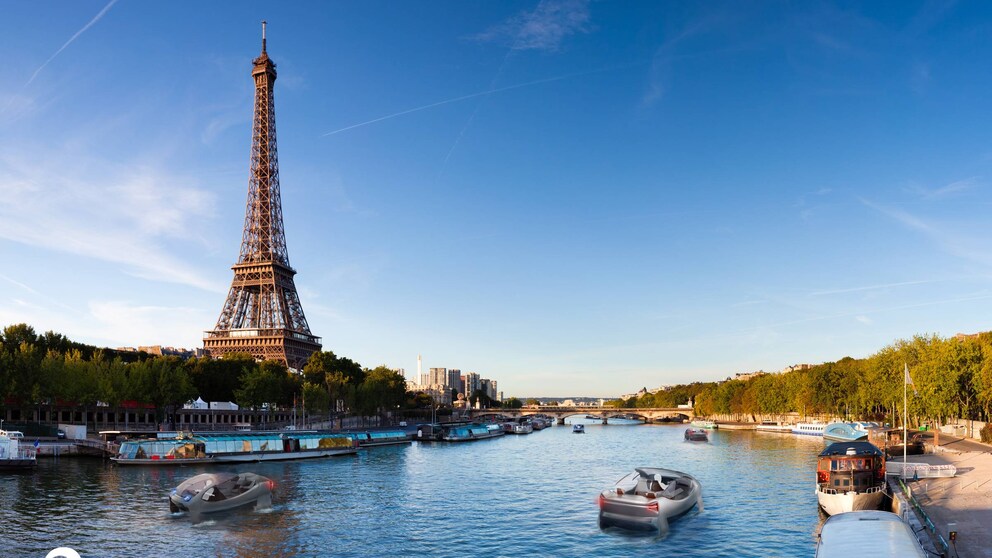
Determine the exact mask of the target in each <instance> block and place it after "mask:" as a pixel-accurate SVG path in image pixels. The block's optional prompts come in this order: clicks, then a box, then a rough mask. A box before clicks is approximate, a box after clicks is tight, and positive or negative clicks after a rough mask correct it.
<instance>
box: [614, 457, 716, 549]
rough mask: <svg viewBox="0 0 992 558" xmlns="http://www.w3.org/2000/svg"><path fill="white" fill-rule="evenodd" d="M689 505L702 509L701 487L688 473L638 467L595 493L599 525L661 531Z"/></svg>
mask: <svg viewBox="0 0 992 558" xmlns="http://www.w3.org/2000/svg"><path fill="white" fill-rule="evenodd" d="M693 507H698V509H699V511H702V510H703V488H702V486H701V485H700V484H699V481H698V480H696V479H695V478H694V477H693V476H692V475H688V474H686V473H682V472H680V471H673V470H671V469H660V468H656V467H639V468H637V469H634V472H633V473H631V474H629V475H627V476H625V477H623V478H621V479H620V480H619V481H617V483H616V485H614V486H613V488H608V489H606V490H604V491H603V492H601V493H600V494H599V527H600V529H604V528H606V527H621V528H624V529H634V530H648V531H655V532H658V533H665V532H667V531H668V522H669V521H671V520H672V519H675V518H676V517H679V516H681V515H683V514H685V513H687V512H688V511H689V510H691V509H692V508H693Z"/></svg>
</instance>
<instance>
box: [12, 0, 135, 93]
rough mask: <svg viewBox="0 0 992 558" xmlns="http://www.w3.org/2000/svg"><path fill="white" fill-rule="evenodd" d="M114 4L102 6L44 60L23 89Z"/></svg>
mask: <svg viewBox="0 0 992 558" xmlns="http://www.w3.org/2000/svg"><path fill="white" fill-rule="evenodd" d="M116 3H117V0H110V3H108V4H107V5H106V6H104V7H103V9H102V10H100V13H98V14H96V16H95V17H94V18H93V19H91V20H90V22H89V23H87V24H86V25H84V26H83V28H82V29H80V30H79V31H76V34H75V35H73V36H72V37H69V40H68V41H66V42H65V44H64V45H62V48H60V49H58V50H56V51H55V54H53V55H52V56H51V57H50V58H49V59H48V60H45V63H44V64H42V65H41V66H38V69H37V70H35V71H34V73H33V74H31V79H29V80H28V82H27V83H25V84H24V87H27V86H29V85H31V82H32V81H34V78H36V77H38V74H39V73H40V72H41V71H42V70H43V69H45V66H47V65H48V63H49V62H51V61H52V60H55V57H56V56H58V55H59V54H61V53H62V51H63V50H65V49H66V47H67V46H69V45H71V44H72V42H73V41H75V40H76V39H77V38H79V36H80V35H82V34H83V33H84V32H86V30H87V29H89V28H90V27H93V24H94V23H96V22H98V21H100V18H102V17H103V16H104V14H106V13H107V11H108V10H110V8H111V7H113V5H114V4H116Z"/></svg>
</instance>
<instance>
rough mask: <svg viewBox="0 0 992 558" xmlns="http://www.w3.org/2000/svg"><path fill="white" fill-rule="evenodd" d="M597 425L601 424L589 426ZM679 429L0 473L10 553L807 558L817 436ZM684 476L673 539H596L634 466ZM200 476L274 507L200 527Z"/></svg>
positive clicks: (53, 465)
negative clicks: (610, 490) (171, 499)
mask: <svg viewBox="0 0 992 558" xmlns="http://www.w3.org/2000/svg"><path fill="white" fill-rule="evenodd" d="M588 422H590V423H591V422H592V421H588ZM683 431H684V427H682V426H661V425H638V426H622V425H612V424H611V425H608V426H601V425H594V424H590V426H587V427H586V433H585V434H581V435H580V434H573V433H572V432H571V427H570V426H555V427H550V428H547V429H545V430H543V431H540V432H535V433H533V434H531V435H528V436H512V435H507V436H503V437H502V438H497V439H492V440H483V441H478V442H471V443H461V444H444V443H414V444H412V445H404V446H389V447H380V448H370V449H368V450H363V451H361V452H359V454H358V455H355V456H342V457H333V458H328V459H318V460H305V461H295V462H273V463H258V464H245V465H240V466H239V465H230V466H228V465H224V466H220V465H218V466H213V467H209V468H208V467H203V466H198V467H176V468H166V467H158V468H144V467H118V466H115V465H113V464H111V463H110V462H108V461H104V460H100V459H94V458H78V457H77V458H61V459H58V460H55V459H45V460H40V461H39V465H38V468H37V470H36V471H35V472H33V473H16V474H9V473H3V474H0V529H2V533H3V536H2V537H0V545H2V546H3V548H0V556H25V557H28V556H38V557H44V556H45V555H46V554H47V553H48V552H49V551H50V550H52V549H54V548H56V547H69V548H72V549H74V550H76V551H77V552H79V553H80V554H81V555H82V556H122V557H123V556H128V557H141V556H183V557H194V556H244V557H248V556H285V557H290V556H413V555H422V556H431V557H434V556H440V557H447V556H452V557H455V556H457V557H464V556H513V557H520V556H618V557H622V556H632V557H633V556H638V557H639V556H646V555H656V556H707V557H708V556H763V557H764V556H783V557H795V556H812V555H813V552H814V547H815V538H814V533H815V532H816V529H817V527H818V524H819V523H820V515H819V512H818V510H817V504H816V496H815V494H814V493H813V485H814V476H815V464H816V454H817V453H818V452H819V451H820V450H821V449H822V447H823V444H822V441H820V440H819V439H807V438H805V437H798V436H793V435H790V434H770V433H758V432H753V431H729V430H718V431H711V438H710V442H709V443H693V442H685V441H683V437H682V434H683ZM639 466H658V467H665V468H670V469H676V470H680V471H685V472H687V473H690V474H692V475H694V476H696V478H698V479H699V481H700V482H701V483H702V486H703V500H704V506H703V511H702V512H699V511H697V510H693V511H691V512H690V513H689V514H687V515H685V516H683V517H681V518H679V519H677V520H675V521H673V522H672V526H671V531H670V532H669V534H668V535H667V536H664V537H658V536H645V535H633V534H629V533H626V532H623V531H618V530H615V529H610V530H606V531H603V530H600V529H599V527H598V523H597V518H598V508H597V505H596V499H597V496H598V494H599V492H600V491H601V490H602V489H604V488H607V487H609V486H611V485H612V484H613V483H614V482H615V481H616V480H618V479H619V478H620V477H622V476H623V475H625V474H627V473H629V472H631V471H633V469H634V467H639ZM205 471H233V472H237V471H252V472H255V473H258V474H261V475H264V476H267V477H269V478H271V479H273V480H274V481H275V482H276V484H277V487H276V492H275V496H274V504H273V507H272V508H271V509H269V510H265V511H253V512H242V513H238V512H235V513H229V514H225V515H223V516H221V517H219V518H216V519H210V520H208V521H203V522H199V523H193V522H192V521H190V519H189V518H188V517H184V516H177V515H172V514H170V513H169V507H168V503H167V497H168V494H169V491H170V490H171V489H172V488H173V487H175V486H176V485H178V484H179V483H180V482H181V481H183V480H185V479H187V478H189V477H191V476H193V475H196V474H199V473H201V472H205Z"/></svg>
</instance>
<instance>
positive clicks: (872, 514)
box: [815, 510, 927, 558]
mask: <svg viewBox="0 0 992 558" xmlns="http://www.w3.org/2000/svg"><path fill="white" fill-rule="evenodd" d="M926 555H927V554H926V552H925V551H924V550H923V547H922V546H921V545H920V541H919V540H917V538H916V534H915V533H913V528H912V527H910V526H909V524H908V523H906V522H905V521H903V520H902V518H900V517H899V516H898V515H896V514H894V513H892V512H887V511H879V510H868V511H855V512H848V513H842V514H838V515H835V516H832V517H830V518H828V519H827V520H826V521H825V522H824V523H823V528H821V529H820V534H819V535H818V537H817V543H816V556H815V558H850V557H851V556H899V557H900V558H924V557H925V556H926Z"/></svg>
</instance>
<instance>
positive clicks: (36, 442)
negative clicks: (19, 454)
mask: <svg viewBox="0 0 992 558" xmlns="http://www.w3.org/2000/svg"><path fill="white" fill-rule="evenodd" d="M40 445H41V444H39V443H38V440H35V441H34V449H38V446H40Z"/></svg>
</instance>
